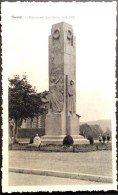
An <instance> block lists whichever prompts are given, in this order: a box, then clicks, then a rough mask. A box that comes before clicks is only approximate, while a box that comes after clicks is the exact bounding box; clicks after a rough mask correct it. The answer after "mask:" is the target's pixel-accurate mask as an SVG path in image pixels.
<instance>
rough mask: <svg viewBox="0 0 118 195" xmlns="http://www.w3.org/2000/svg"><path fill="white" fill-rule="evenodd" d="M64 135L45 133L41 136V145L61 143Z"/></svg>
mask: <svg viewBox="0 0 118 195" xmlns="http://www.w3.org/2000/svg"><path fill="white" fill-rule="evenodd" d="M65 136H66V135H60V136H59V135H58V136H57V135H55V136H52V135H45V136H43V137H41V145H50V144H51V145H63V139H64V137H65Z"/></svg>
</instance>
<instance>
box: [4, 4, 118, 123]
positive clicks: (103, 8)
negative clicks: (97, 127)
mask: <svg viewBox="0 0 118 195" xmlns="http://www.w3.org/2000/svg"><path fill="white" fill-rule="evenodd" d="M21 17H22V18H21ZM62 21H64V22H67V23H69V24H71V25H72V26H73V31H74V35H75V36H76V75H77V76H76V83H77V84H76V87H77V89H76V90H77V105H76V106H77V113H78V114H79V115H81V121H84V122H85V121H90V120H100V119H111V113H112V103H113V101H114V97H115V94H114V90H115V85H114V83H115V56H116V53H115V47H116V46H115V44H116V43H115V42H116V2H110V3H108V2H100V3H95V2H89V3H76V2H75V3H72V2H71V3H51V2H50V3H49V2H47V3H33V2H32V3H25V2H24V3H20V2H15V3H13V2H12V3H8V2H7V3H5V2H3V3H2V39H3V41H2V42H3V68H4V69H6V70H7V72H8V77H10V78H12V77H13V75H15V74H19V75H22V74H23V73H24V72H26V75H27V76H28V81H29V83H30V84H32V85H33V86H36V89H37V92H42V91H44V90H48V36H49V35H50V33H51V26H52V25H53V24H55V23H58V22H62Z"/></svg>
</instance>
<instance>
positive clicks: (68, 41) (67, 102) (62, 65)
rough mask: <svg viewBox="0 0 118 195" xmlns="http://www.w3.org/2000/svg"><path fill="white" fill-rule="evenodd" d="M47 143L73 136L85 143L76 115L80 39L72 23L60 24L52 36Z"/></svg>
mask: <svg viewBox="0 0 118 195" xmlns="http://www.w3.org/2000/svg"><path fill="white" fill-rule="evenodd" d="M45 126H46V129H45V132H46V134H45V136H44V137H43V138H42V143H43V144H57V145H58V144H59V145H62V144H63V139H64V137H65V136H66V135H71V136H72V137H73V140H74V144H79V143H81V142H82V143H85V142H86V140H85V139H84V138H83V137H82V136H80V135H79V117H78V116H77V115H76V40H75V36H74V35H73V29H72V26H71V25H69V24H67V23H65V22H61V23H57V24H54V25H53V26H52V30H51V35H50V36H49V112H48V114H47V116H46V125H45Z"/></svg>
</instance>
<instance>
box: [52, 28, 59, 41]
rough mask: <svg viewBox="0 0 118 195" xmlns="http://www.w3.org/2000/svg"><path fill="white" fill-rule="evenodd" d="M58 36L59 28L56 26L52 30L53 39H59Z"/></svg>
mask: <svg viewBox="0 0 118 195" xmlns="http://www.w3.org/2000/svg"><path fill="white" fill-rule="evenodd" d="M59 37H60V30H59V28H56V29H55V30H54V31H53V38H54V39H59Z"/></svg>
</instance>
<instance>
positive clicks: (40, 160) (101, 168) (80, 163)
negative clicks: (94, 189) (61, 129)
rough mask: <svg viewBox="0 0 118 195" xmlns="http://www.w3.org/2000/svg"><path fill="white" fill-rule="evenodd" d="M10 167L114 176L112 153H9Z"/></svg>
mask: <svg viewBox="0 0 118 195" xmlns="http://www.w3.org/2000/svg"><path fill="white" fill-rule="evenodd" d="M9 167H17V168H27V169H29V168H31V169H43V170H44V169H46V170H56V171H66V172H76V173H85V174H93V175H104V176H112V151H110V150H108V151H105V150H103V151H94V152H87V153H86V152H85V153H69V152H68V153H64V152H52V153H51V152H40V151H15V150H14V151H12V150H11V151H9Z"/></svg>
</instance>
